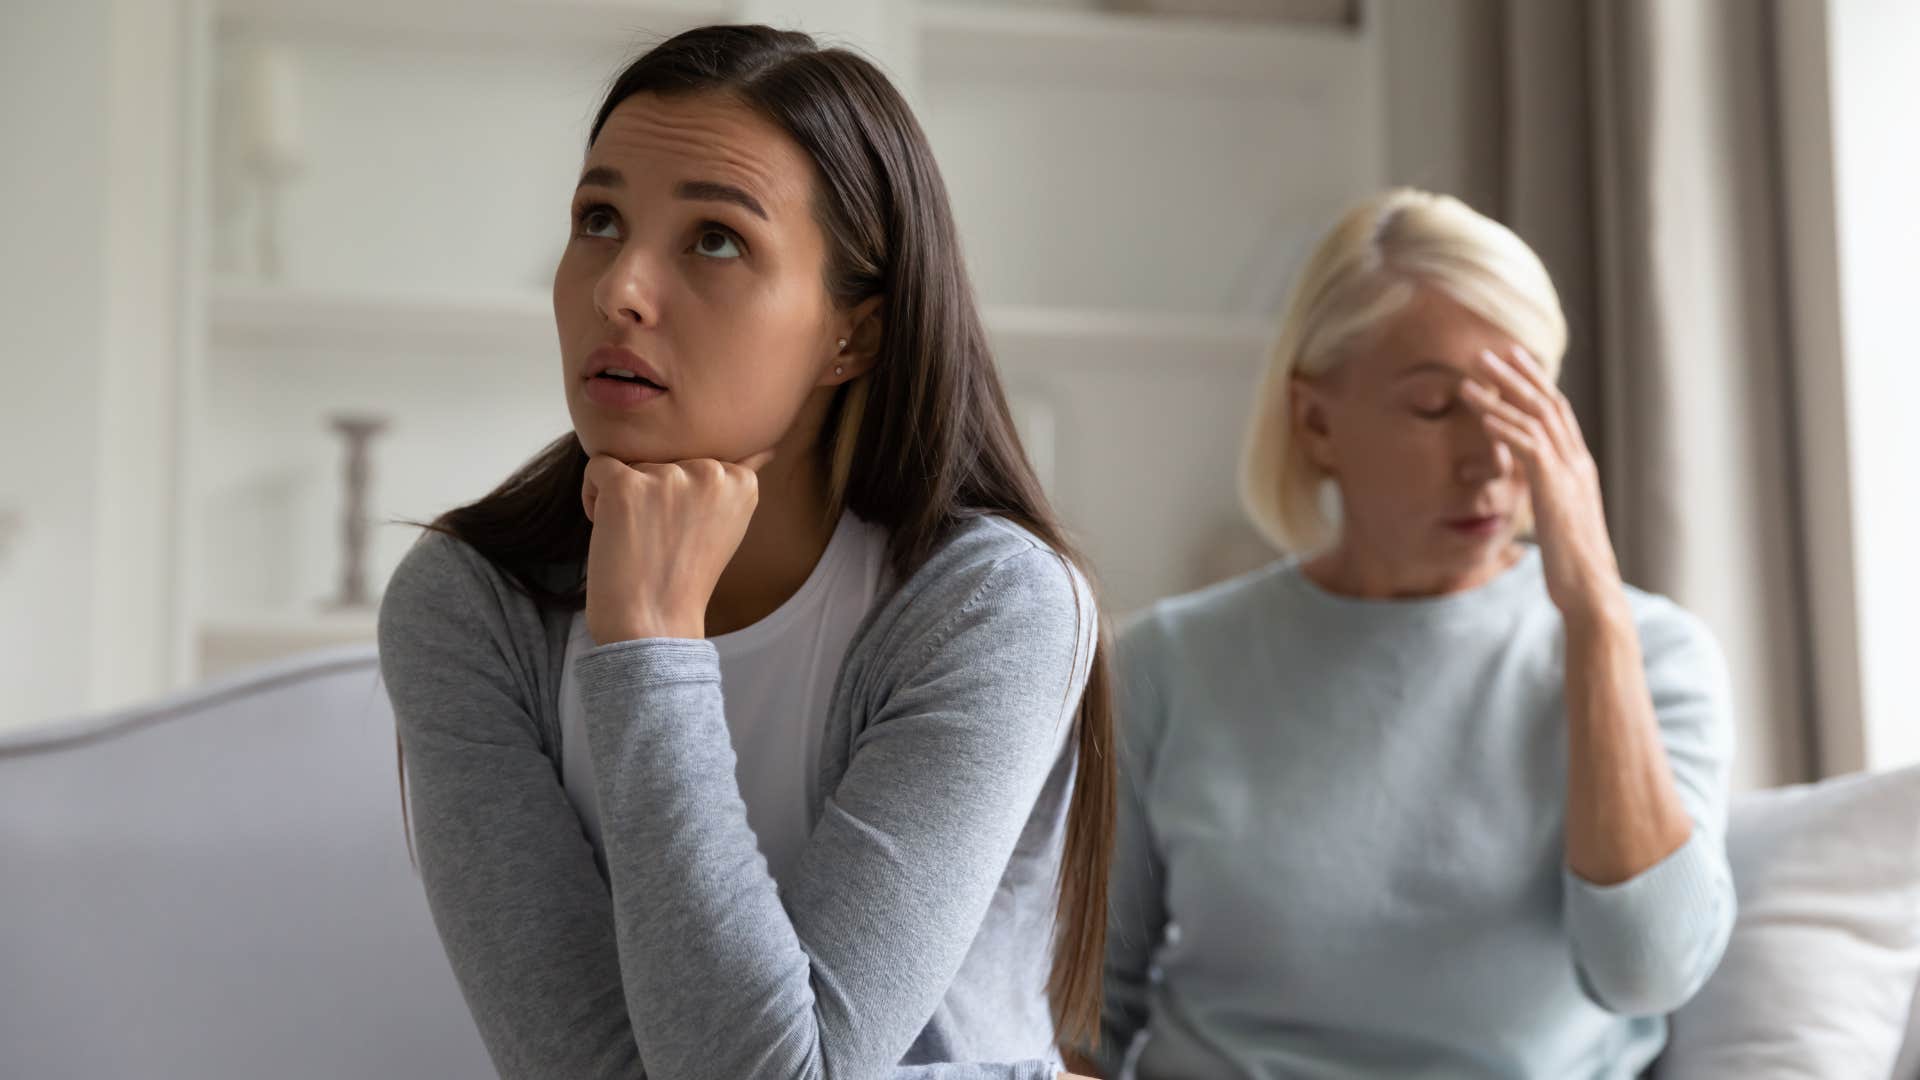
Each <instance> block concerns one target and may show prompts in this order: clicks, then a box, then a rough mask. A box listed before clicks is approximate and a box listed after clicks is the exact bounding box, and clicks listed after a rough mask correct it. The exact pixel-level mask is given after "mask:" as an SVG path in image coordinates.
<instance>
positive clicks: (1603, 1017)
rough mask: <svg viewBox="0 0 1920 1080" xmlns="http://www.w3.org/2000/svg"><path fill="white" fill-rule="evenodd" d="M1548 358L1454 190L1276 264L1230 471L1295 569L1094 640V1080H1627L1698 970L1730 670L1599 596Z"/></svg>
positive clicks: (1590, 496)
mask: <svg viewBox="0 0 1920 1080" xmlns="http://www.w3.org/2000/svg"><path fill="white" fill-rule="evenodd" d="M1566 334H1567V332H1566V324H1565V321H1564V319H1563V317H1562V315H1561V312H1560V307H1559V302H1558V299H1557V298H1556V297H1555V295H1554V290H1553V286H1552V283H1551V282H1550V281H1549V280H1548V277H1547V273H1546V270H1545V268H1544V267H1542V265H1541V263H1540V260H1539V259H1538V258H1537V257H1535V255H1534V254H1533V252H1531V251H1530V250H1528V248H1527V247H1526V245H1525V244H1523V243H1522V242H1521V241H1520V240H1519V238H1518V237H1516V236H1514V235H1513V234H1512V233H1511V232H1509V231H1508V230H1506V229H1505V228H1504V227H1502V226H1500V225H1498V224H1496V223H1495V222H1492V221H1490V220H1488V219H1486V218H1484V217H1481V216H1480V215H1478V214H1476V213H1474V212H1473V211H1472V210H1469V209H1468V208H1467V207H1466V206H1464V205H1462V204H1461V203H1459V202H1457V201H1455V200H1453V199H1449V198H1445V197H1440V196H1434V195H1427V194H1423V193H1420V192H1414V191H1396V192H1391V193H1389V194H1386V195H1384V196H1382V197H1379V198H1376V199H1374V200H1372V201H1370V202H1368V203H1366V204H1365V205H1362V206H1360V207H1359V208H1357V209H1355V210H1354V211H1352V212H1351V213H1350V214H1348V215H1347V216H1346V217H1345V218H1344V219H1342V220H1341V221H1340V223H1339V224H1338V225H1337V226H1336V227H1335V228H1334V229H1333V231H1332V232H1331V233H1330V234H1329V235H1328V236H1327V238H1326V239H1325V240H1324V241H1323V242H1322V244H1321V246H1320V247H1319V249H1318V250H1317V251H1316V253H1315V254H1314V255H1313V257H1312V259H1311V260H1310V261H1309V263H1308V264H1307V266H1306V267H1305V269H1304V271H1303V272H1302V277H1301V280H1300V282H1299V284H1298V286H1297V288H1296V291H1295V293H1294V296H1293V299H1292V302H1291V305H1290V307H1289V309H1288V312H1287V315H1286V321H1285V323H1284V324H1283V326H1282V330H1281V335H1280V339H1279V343H1278V347H1277V349H1276V351H1275V354H1274V359H1273V363H1272V367H1271V369H1270V371H1269V374H1268V376H1267V379H1266V382H1265V384H1264V386H1263V387H1262V388H1261V390H1260V392H1259V397H1258V399H1257V405H1256V415H1255V418H1254V421H1253V424H1252V433H1251V438H1250V439H1249V441H1248V449H1247V452H1246V459H1245V470H1244V480H1245V484H1244V495H1245V500H1246V503H1247V507H1248V510H1249V512H1250V514H1251V516H1252V517H1253V519H1254V521H1255V522H1257V523H1258V524H1259V525H1260V526H1261V527H1262V529H1263V530H1264V531H1265V532H1266V533H1267V534H1268V536H1269V537H1270V538H1271V539H1273V540H1274V541H1275V542H1276V543H1278V544H1279V545H1280V546H1281V547H1282V548H1283V550H1288V551H1291V552H1293V553H1294V554H1293V555H1292V556H1291V557H1288V558H1286V559H1283V560H1281V561H1280V562H1278V563H1276V564H1274V565H1273V566H1271V567H1269V568H1267V569H1265V570H1262V571H1258V572H1255V573H1253V574H1251V575H1249V576H1246V577H1243V578H1240V579H1238V580H1235V581H1232V582H1229V583H1226V584H1223V585H1220V586H1217V587H1215V588H1212V589H1209V590H1207V591H1204V592H1201V593H1197V594H1195V595H1192V596H1187V597H1182V598H1178V599H1175V600H1171V601H1167V602H1164V603H1161V604H1160V605H1158V606H1156V607H1155V608H1153V609H1152V610H1151V611H1149V612H1148V613H1147V614H1146V615H1145V616H1144V617H1142V618H1141V619H1139V620H1138V621H1137V622H1135V623H1134V624H1133V625H1132V626H1131V627H1130V628H1129V631H1128V633H1127V634H1126V635H1125V636H1124V639H1123V641H1122V644H1121V648H1120V661H1119V664H1120V671H1121V681H1122V687H1123V692H1122V696H1121V710H1120V712H1121V736H1122V738H1121V751H1122V777H1123V780H1122V794H1121V805H1120V829H1119V834H1118V841H1117V845H1118V846H1117V848H1116V853H1115V867H1114V883H1113V890H1114V898H1113V907H1114V922H1113V925H1112V928H1111V931H1110V934H1109V939H1108V940H1109V959H1108V964H1109V971H1108V980H1109V981H1108V985H1107V1005H1106V1015H1105V1020H1104V1024H1103V1028H1102V1034H1101V1039H1100V1040H1099V1041H1098V1044H1097V1045H1096V1046H1094V1047H1091V1048H1090V1050H1091V1056H1092V1057H1093V1058H1094V1059H1095V1060H1096V1061H1097V1062H1098V1064H1097V1065H1096V1066H1094V1067H1095V1068H1097V1069H1098V1070H1100V1075H1102V1076H1108V1077H1114V1076H1119V1075H1120V1074H1121V1069H1122V1061H1123V1058H1124V1057H1125V1056H1126V1055H1127V1053H1128V1051H1129V1050H1130V1049H1134V1043H1135V1037H1136V1036H1137V1035H1141V1034H1144V1035H1145V1040H1144V1043H1143V1045H1141V1046H1139V1047H1138V1048H1137V1049H1135V1050H1134V1052H1135V1053H1136V1054H1137V1058H1136V1061H1135V1064H1136V1067H1137V1075H1139V1076H1140V1077H1142V1078H1161V1077H1227V1076H1234V1077H1311V1078H1333V1077H1339V1078H1347V1077H1353V1078H1359V1077H1379V1076H1402V1077H1407V1076H1420V1077H1513V1078H1521V1077H1554V1078H1556V1080H1572V1078H1598V1077H1608V1078H1630V1077H1635V1076H1638V1075H1639V1074H1640V1072H1641V1070H1642V1069H1643V1068H1644V1067H1645V1066H1646V1064H1647V1063H1648V1062H1649V1061H1650V1060H1652V1059H1653V1057H1654V1056H1655V1055H1656V1054H1657V1053H1658V1052H1659V1050H1660V1048H1661V1046H1662V1043H1663V1040H1664V1026H1663V1021H1662V1019H1661V1017H1662V1014H1664V1013H1666V1012H1669V1011H1670V1010H1672V1009H1674V1008H1676V1007H1677V1006H1679V1005H1680V1004H1681V1003H1682V1002H1683V1001H1685V1000H1686V999H1687V998H1688V996H1690V995H1691V994H1692V993H1693V992H1694V991H1695V990H1696V989H1697V988H1698V987H1699V986H1700V985H1701V983H1702V982H1704V981H1705V980H1706V978H1707V976H1708V975H1709V974H1710V973H1711V972H1712V970H1713V968H1714V966H1715V964H1717V963H1718V960H1719V956H1720V953H1721V951H1722V949H1723V948H1724V946H1725V942H1726V939H1727V934H1728V933H1729V931H1730V929H1731V926H1732V923H1733V917H1734V896H1733V889H1732V884H1731V879H1730V876H1729V874H1728V870H1727V864H1726V858H1725V854H1724V851H1723V849H1722V840H1721V835H1722V829H1723V826H1724V819H1725V805H1726V783H1727V767H1728V761H1729V757H1730V754H1731V745H1732V706H1731V705H1730V703H1729V700H1728V688H1727V677H1726V674H1725V670H1724V666H1723V663H1722V661H1721V658H1720V655H1719V652H1718V650H1717V648H1716V647H1715V645H1714V643H1713V641H1712V639H1711V638H1710V637H1709V635H1708V633H1707V631H1706V630H1705V629H1704V628H1703V627H1702V626H1701V624H1700V623H1699V622H1698V621H1697V620H1695V619H1694V618H1692V617H1691V616H1689V615H1688V614H1687V613H1686V612H1684V611H1682V610H1681V609H1680V608H1678V607H1676V606H1675V605H1673V604H1672V603H1670V602H1668V601H1666V600H1663V599H1660V598H1658V597H1654V596H1650V595H1647V594H1644V593H1641V592H1638V591H1635V590H1633V589H1631V588H1628V587H1626V586H1624V585H1622V584H1621V580H1620V574H1619V571H1618V569H1617V567H1616V563H1615V560H1614V554H1613V549H1612V545H1611V543H1610V541H1609V539H1608V536H1607V528H1606V522H1605V518H1604V516H1603V515H1602V512H1601V503H1600V490H1599V485H1598V483H1597V480H1596V472H1595V468H1594V463H1593V459H1592V457H1591V455H1590V454H1589V453H1588V451H1587V449H1586V447H1585V445H1584V443H1583V442H1582V440H1581V436H1580V429H1579V427H1578V425H1577V424H1576V423H1575V422H1574V418H1573V413H1572V410H1570V409H1569V408H1568V406H1567V403H1566V401H1565V399H1564V398H1563V397H1562V396H1561V395H1560V393H1559V392H1558V391H1557V390H1556V389H1555V388H1554V379H1555V378H1556V375H1557V372H1558V368H1559V362H1560V357H1561V354H1562V352H1563V351H1564V349H1565V346H1566ZM1529 533H1531V534H1532V535H1533V536H1534V537H1536V539H1537V546H1536V543H1528V542H1526V541H1525V540H1523V539H1522V538H1523V537H1524V536H1527V535H1528V534H1529ZM1150 972H1151V976H1150Z"/></svg>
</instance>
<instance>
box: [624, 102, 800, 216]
mask: <svg viewBox="0 0 1920 1080" xmlns="http://www.w3.org/2000/svg"><path fill="white" fill-rule="evenodd" d="M689 112H693V113H694V114H693V115H688V113H689ZM742 112H744V110H743V109H725V108H715V107H712V106H702V107H697V112H695V111H694V110H689V109H686V108H675V107H673V106H671V105H669V106H667V107H665V108H627V107H626V106H625V105H624V104H623V105H622V106H621V107H619V108H617V109H615V111H614V113H613V115H611V116H609V117H608V118H607V123H606V124H605V126H603V127H602V128H601V129H600V137H599V138H598V139H596V140H595V141H594V146H593V150H592V151H591V152H589V154H588V158H587V162H588V165H589V166H591V165H598V164H605V165H612V166H613V167H615V168H619V163H618V161H617V156H619V155H623V154H626V153H634V154H653V153H657V154H665V155H667V156H671V157H675V158H679V159H681V160H682V161H683V162H685V164H684V165H681V166H679V168H680V169H681V172H680V173H679V174H676V175H673V176H669V177H665V178H664V179H665V180H666V182H667V183H668V184H669V185H677V184H679V183H680V182H681V181H683V180H717V181H720V182H723V183H731V184H733V185H734V186H736V187H741V188H745V189H746V190H747V191H749V192H751V193H753V194H754V195H756V196H758V197H759V199H760V203H761V205H763V206H765V207H766V209H767V212H768V213H769V214H776V213H777V211H778V208H780V207H783V206H788V207H790V206H792V205H794V204H795V202H796V201H797V198H798V193H797V192H796V191H795V187H796V184H795V183H794V173H795V172H797V171H798V170H799V169H801V168H804V164H805V163H804V162H803V161H801V160H798V159H799V158H800V155H799V153H798V151H797V150H796V149H795V148H793V147H791V146H790V145H788V143H787V141H786V136H785V135H784V134H783V133H781V132H779V131H778V129H775V128H772V127H771V125H762V124H757V123H753V122H751V121H749V120H748V119H747V118H746V117H745V116H743V115H741V113H742ZM756 119H757V118H756ZM753 144H758V146H761V147H768V148H769V149H771V150H772V153H771V154H768V153H756V152H754V149H755V147H754V145H753ZM781 158H787V159H788V160H787V161H784V162H783V161H782V160H780V159H781ZM621 171H622V172H623V173H626V174H627V179H628V183H630V184H631V183H635V182H636V180H635V177H634V175H633V173H634V170H633V169H621ZM801 175H804V173H802V174H801Z"/></svg>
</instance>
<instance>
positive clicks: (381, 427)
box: [332, 413, 387, 610]
mask: <svg viewBox="0 0 1920 1080" xmlns="http://www.w3.org/2000/svg"><path fill="white" fill-rule="evenodd" d="M332 424H333V430H335V431H337V432H339V433H340V434H341V436H342V437H344V438H345V439H346V445H347V457H346V476H345V480H346V489H345V493H346V497H345V499H344V505H343V507H342V510H341V521H340V536H341V540H342V542H343V554H344V558H343V559H342V561H341V566H340V594H339V596H337V597H335V598H334V601H333V607H334V608H335V609H336V610H346V609H355V610H358V609H364V608H367V607H369V606H371V605H372V603H373V599H372V597H371V596H369V595H368V592H367V533H368V514H367V502H368V493H369V491H370V490H371V488H372V483H373V462H372V457H371V455H370V454H369V453H368V446H369V445H370V444H371V443H372V442H373V437H374V436H376V435H378V434H380V433H381V432H383V431H385V430H386V429H387V420H386V418H385V417H381V416H366V415H360V414H352V413H340V414H336V415H335V416H333V417H332Z"/></svg>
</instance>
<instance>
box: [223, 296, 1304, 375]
mask: <svg viewBox="0 0 1920 1080" xmlns="http://www.w3.org/2000/svg"><path fill="white" fill-rule="evenodd" d="M209 307H210V317H211V325H212V333H211V340H212V342H213V344H214V346H215V347H216V348H222V349H249V350H257V351H267V352H273V351H298V352H300V353H303V354H308V353H313V352H319V351H328V350H342V351H367V350H381V351H404V352H408V353H413V354H425V355H431V354H436V353H458V354H460V355H468V354H471V353H473V352H474V351H476V350H480V351H485V352H489V353H500V354H502V355H524V353H525V352H526V350H528V349H548V350H551V349H552V348H554V341H555V336H554V328H553V311H552V305H551V304H550V302H549V301H548V298H547V297H546V296H545V295H544V294H542V293H537V292H533V291H531V290H529V291H526V292H508V291H502V292H497V293H460V294H453V293H446V294H434V293H419V294H415V295H411V296H407V295H398V294H393V293H375V292H348V291H338V290H309V289H300V288H290V287H279V286H261V285H241V284H227V285H220V286H216V287H215V288H214V290H213V292H212V296H211V300H210V304H209ZM983 317H984V318H985V319H986V323H987V332H988V334H989V335H990V336H991V337H992V338H993V341H994V344H995V346H996V348H998V349H999V350H1000V351H1001V352H1002V353H1003V354H1005V355H1007V356H1008V357H1010V358H1014V359H1019V360H1022V361H1027V360H1030V359H1032V358H1033V357H1035V356H1036V355H1044V356H1047V357H1051V358H1053V359H1056V360H1057V361H1058V362H1060V363H1065V364H1074V365H1081V364H1089V365H1095V366H1103V365H1108V364H1129V365H1140V364H1149V365H1151V364H1160V363H1167V362H1168V361H1169V358H1173V357H1179V358H1182V359H1183V362H1185V363H1214V362H1218V363H1226V364H1237V363H1239V362H1240V361H1241V360H1242V359H1243V358H1246V357H1257V356H1263V355H1265V352H1266V349H1267V345H1268V342H1269V340H1270V338H1271V336H1272V333H1273V326H1272V324H1271V323H1270V322H1269V321H1268V320H1265V319H1260V318H1250V317H1247V316H1234V315H1208V314H1200V313H1177V312H1150V311H1106V310H1099V309H1092V308H1052V307H1039V306H1008V305H998V306H989V307H987V308H985V309H984V311H983Z"/></svg>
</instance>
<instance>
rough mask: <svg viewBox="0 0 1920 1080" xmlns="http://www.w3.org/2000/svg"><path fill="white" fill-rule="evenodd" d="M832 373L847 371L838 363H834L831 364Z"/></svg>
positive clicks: (843, 373)
mask: <svg viewBox="0 0 1920 1080" xmlns="http://www.w3.org/2000/svg"><path fill="white" fill-rule="evenodd" d="M833 373H834V374H835V375H845V374H846V373H847V369H846V368H843V367H841V366H840V365H839V364H835V365H833Z"/></svg>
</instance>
